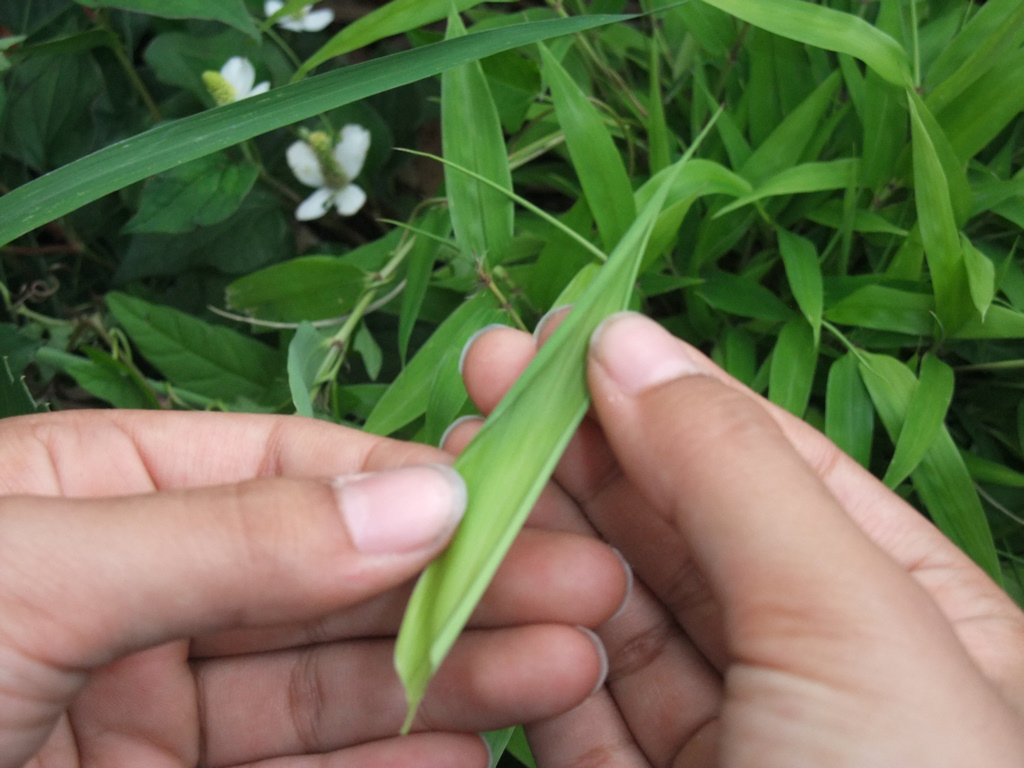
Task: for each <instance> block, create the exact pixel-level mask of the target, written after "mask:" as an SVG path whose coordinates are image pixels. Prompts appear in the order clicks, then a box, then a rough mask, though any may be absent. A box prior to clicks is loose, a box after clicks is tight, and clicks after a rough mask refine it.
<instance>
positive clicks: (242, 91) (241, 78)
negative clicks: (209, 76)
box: [220, 56, 256, 100]
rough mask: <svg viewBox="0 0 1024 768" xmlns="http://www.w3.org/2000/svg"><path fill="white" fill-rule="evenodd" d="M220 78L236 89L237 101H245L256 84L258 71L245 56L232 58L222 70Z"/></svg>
mask: <svg viewBox="0 0 1024 768" xmlns="http://www.w3.org/2000/svg"><path fill="white" fill-rule="evenodd" d="M220 76H221V77H223V78H224V79H225V80H227V81H228V83H230V84H231V87H232V88H234V89H235V99H236V100H237V99H244V98H245V97H246V96H248V95H249V93H250V91H252V84H253V83H255V82H256V70H255V69H254V68H253V66H252V62H250V61H249V60H248V59H247V58H245V57H244V56H232V57H231V58H230V59H228V60H227V63H226V64H225V65H224V66H223V67H221V68H220Z"/></svg>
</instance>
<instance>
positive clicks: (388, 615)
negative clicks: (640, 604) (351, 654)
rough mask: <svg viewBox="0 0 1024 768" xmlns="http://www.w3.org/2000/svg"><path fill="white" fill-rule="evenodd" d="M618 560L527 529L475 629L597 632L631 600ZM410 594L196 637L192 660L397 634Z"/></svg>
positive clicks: (579, 541)
mask: <svg viewBox="0 0 1024 768" xmlns="http://www.w3.org/2000/svg"><path fill="white" fill-rule="evenodd" d="M628 589H629V577H628V574H627V571H626V568H625V567H624V564H623V563H622V561H621V559H620V557H619V556H618V555H616V554H615V552H614V551H613V550H612V549H611V548H609V547H608V546H607V545H606V544H603V543H601V542H600V541H598V540H596V539H594V538H593V537H584V536H578V535H572V534H568V533H563V532H560V531H542V530H538V529H535V528H526V529H524V530H523V532H522V533H521V534H520V535H519V537H518V538H517V540H516V542H515V543H514V544H513V545H512V548H511V549H510V550H509V553H508V555H507V556H506V558H505V559H504V561H503V562H502V564H501V567H500V568H499V569H498V572H497V573H496V574H495V577H494V581H493V582H492V583H491V585H490V586H489V587H488V589H487V592H486V593H485V594H484V597H483V599H482V600H481V601H480V605H479V606H478V607H477V610H476V611H475V612H474V613H473V616H472V618H471V619H470V622H469V625H468V626H469V627H470V628H474V629H481V628H493V627H508V626H513V625H521V624H546V623H563V624H570V625H579V626H584V627H590V628H594V627H597V626H599V625H600V624H602V623H604V622H605V621H606V620H607V619H608V618H609V617H611V616H612V615H613V614H614V613H615V612H616V611H617V610H618V609H619V607H620V606H621V604H622V603H623V601H624V600H625V595H626V592H627V591H628ZM411 591H412V584H411V583H408V584H405V585H403V586H402V587H400V588H398V589H394V590H391V591H389V592H387V593H385V594H382V595H380V596H378V597H375V598H371V599H370V600H366V601H364V602H362V603H360V604H358V605H356V606H353V607H352V608H349V609H346V610H343V611H339V612H337V613H334V614H331V615H329V616H326V617H324V618H322V619H318V620H317V621H315V622H312V623H306V624H292V625H286V626H281V627H268V628H266V629H244V630H233V631H229V632H222V633H218V634H216V635H213V636H210V637H203V638H198V639H196V640H195V641H194V642H193V644H192V656H193V657H194V658H200V657H211V656H224V655H231V654H241V653H251V652H256V651H269V650H276V649H284V648H293V647H297V646H304V645H311V644H316V643H325V642H334V641H337V640H345V639H356V638H360V637H383V636H390V635H394V634H395V633H396V632H397V631H398V627H399V624H400V623H401V621H402V617H403V615H404V612H405V606H406V604H407V603H408V600H409V594H410V592H411Z"/></svg>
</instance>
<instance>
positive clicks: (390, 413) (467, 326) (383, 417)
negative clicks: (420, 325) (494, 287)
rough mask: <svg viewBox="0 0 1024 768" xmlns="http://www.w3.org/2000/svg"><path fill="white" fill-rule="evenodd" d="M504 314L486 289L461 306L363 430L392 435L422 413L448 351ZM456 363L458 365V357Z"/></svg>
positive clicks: (386, 394)
mask: <svg viewBox="0 0 1024 768" xmlns="http://www.w3.org/2000/svg"><path fill="white" fill-rule="evenodd" d="M503 317H504V315H503V313H502V312H501V311H500V310H499V309H498V304H497V300H496V299H495V298H494V294H492V293H489V292H486V291H485V292H482V293H478V294H477V295H476V296H474V297H473V298H472V299H470V300H469V301H467V302H466V303H464V304H463V305H462V306H460V307H459V308H458V309H457V310H455V311H454V312H453V313H452V314H451V315H449V316H448V318H447V319H446V320H445V321H444V322H443V323H441V325H440V326H439V327H438V328H437V330H436V331H434V333H433V335H432V336H431V337H430V338H429V339H427V341H426V343H425V344H424V345H423V346H422V347H421V348H420V350H419V351H418V352H417V353H416V354H415V355H414V356H413V358H412V360H410V361H409V364H408V365H406V366H405V368H403V369H402V372H401V373H400V374H398V376H397V377H396V378H395V380H394V382H392V384H391V386H390V387H388V389H387V390H386V391H385V392H384V394H383V395H382V396H381V398H380V400H379V401H377V405H376V406H374V408H373V410H372V411H371V412H370V415H369V416H368V417H367V419H366V424H365V425H364V427H363V429H364V430H366V431H367V432H373V433H374V434H377V435H390V434H391V433H392V432H395V431H397V430H399V429H401V428H402V427H404V426H405V425H407V424H408V423H409V422H411V421H413V420H414V419H417V418H419V417H420V416H422V415H423V414H424V412H425V411H426V409H427V402H426V400H427V398H426V397H424V394H425V393H427V392H429V391H430V388H431V386H432V384H433V382H434V381H435V379H436V377H437V376H438V375H439V373H438V369H439V368H440V367H441V364H442V362H443V361H444V359H445V354H446V353H447V351H448V350H449V349H451V348H453V347H454V348H455V349H462V347H463V345H464V344H465V343H466V342H467V341H468V340H469V337H470V336H472V335H473V334H474V333H476V332H477V331H478V330H480V329H481V328H483V327H484V326H486V325H489V324H490V323H496V322H500V321H501V320H502V319H503ZM449 362H450V361H449ZM455 363H456V365H457V363H458V360H457V359H456V360H455Z"/></svg>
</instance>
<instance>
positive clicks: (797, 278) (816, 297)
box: [776, 228, 824, 344]
mask: <svg viewBox="0 0 1024 768" xmlns="http://www.w3.org/2000/svg"><path fill="white" fill-rule="evenodd" d="M776 234H777V235H778V238H779V253H780V254H781V256H782V264H783V266H784V267H785V269H786V279H787V280H788V281H789V288H790V290H791V291H793V298H794V299H796V303H797V306H798V307H800V311H801V312H803V315H804V317H805V318H807V322H808V323H810V324H811V330H812V331H813V332H814V343H815V344H817V343H818V339H819V337H820V335H821V313H822V306H823V304H824V288H823V287H822V276H821V265H820V264H819V262H818V251H817V249H816V248H815V247H814V243H812V242H811V241H810V240H808V239H807V238H805V237H800V235H794V234H793V233H792V232H789V231H788V230H785V229H782V228H779V229H778V230H777V233H776Z"/></svg>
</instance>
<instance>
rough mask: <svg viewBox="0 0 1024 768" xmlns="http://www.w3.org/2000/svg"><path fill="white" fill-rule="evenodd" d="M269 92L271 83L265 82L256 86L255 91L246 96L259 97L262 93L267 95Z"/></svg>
mask: <svg viewBox="0 0 1024 768" xmlns="http://www.w3.org/2000/svg"><path fill="white" fill-rule="evenodd" d="M269 90H270V83H269V82H267V81H266V80H264V81H263V82H262V83H259V84H257V85H256V86H254V87H253V89H252V90H251V91H249V93H247V94H246V96H257V95H259V94H261V93H266V92H267V91H269Z"/></svg>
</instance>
